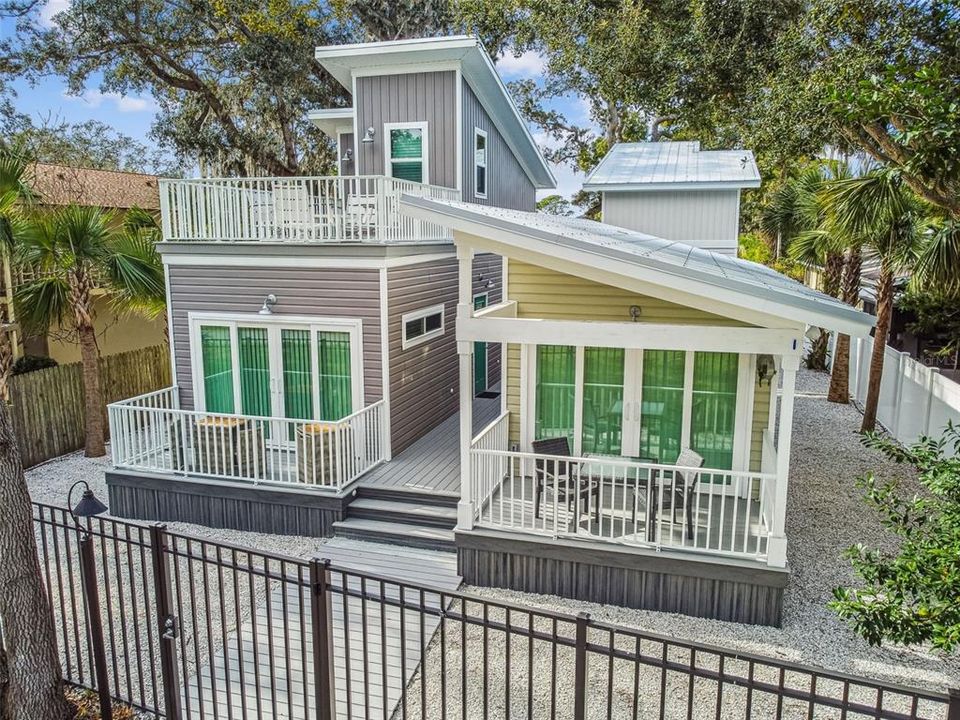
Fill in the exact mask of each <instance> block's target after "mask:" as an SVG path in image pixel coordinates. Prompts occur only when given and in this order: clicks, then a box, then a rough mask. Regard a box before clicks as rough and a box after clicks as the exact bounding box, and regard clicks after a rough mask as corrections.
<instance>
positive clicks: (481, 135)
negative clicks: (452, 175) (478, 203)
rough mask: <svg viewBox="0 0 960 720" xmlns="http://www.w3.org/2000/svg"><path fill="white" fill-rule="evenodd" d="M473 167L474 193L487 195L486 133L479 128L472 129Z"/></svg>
mask: <svg viewBox="0 0 960 720" xmlns="http://www.w3.org/2000/svg"><path fill="white" fill-rule="evenodd" d="M473 167H474V178H475V179H476V185H475V194H476V196H477V197H480V198H485V197H486V196H487V133H485V132H484V131H483V130H481V129H480V128H474V129H473Z"/></svg>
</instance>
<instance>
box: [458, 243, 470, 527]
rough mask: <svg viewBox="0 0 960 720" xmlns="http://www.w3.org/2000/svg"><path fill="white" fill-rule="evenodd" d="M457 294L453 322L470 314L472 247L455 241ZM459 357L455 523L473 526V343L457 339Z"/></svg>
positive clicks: (461, 525) (462, 525)
mask: <svg viewBox="0 0 960 720" xmlns="http://www.w3.org/2000/svg"><path fill="white" fill-rule="evenodd" d="M457 260H458V262H459V295H458V298H457V322H458V323H459V322H460V320H461V319H463V318H468V317H470V316H471V315H472V314H473V249H472V248H470V247H466V246H463V245H457ZM457 356H458V358H459V360H460V502H459V503H458V505H457V527H458V528H460V529H461V530H470V529H472V528H473V493H472V492H471V489H470V443H471V441H472V440H473V343H472V342H469V341H467V342H465V341H462V340H457Z"/></svg>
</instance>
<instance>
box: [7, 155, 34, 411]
mask: <svg viewBox="0 0 960 720" xmlns="http://www.w3.org/2000/svg"><path fill="white" fill-rule="evenodd" d="M26 169H27V160H26V158H25V157H24V156H23V155H22V154H20V153H19V152H16V151H15V150H9V149H6V148H4V149H0V266H2V271H3V278H2V282H3V285H4V288H5V289H6V292H7V297H5V298H3V300H2V302H4V307H5V309H4V310H3V311H2V312H0V398H2V399H5V398H6V395H7V379H8V378H9V377H10V371H11V370H12V369H13V355H14V352H13V348H14V345H15V342H16V341H15V335H14V333H16V326H15V325H14V324H13V322H12V317H11V315H10V310H12V308H11V307H10V302H11V300H12V299H13V298H12V295H11V292H12V285H13V269H12V267H11V260H12V258H13V248H14V246H15V245H16V242H17V239H18V238H19V236H20V235H21V234H22V233H23V230H24V228H25V225H26V218H25V215H24V208H26V207H28V206H29V205H30V204H31V203H32V202H33V200H34V193H33V191H32V190H31V189H30V186H29V185H28V184H27V182H26V179H25V175H26Z"/></svg>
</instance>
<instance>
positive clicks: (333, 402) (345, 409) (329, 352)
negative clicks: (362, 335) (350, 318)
mask: <svg viewBox="0 0 960 720" xmlns="http://www.w3.org/2000/svg"><path fill="white" fill-rule="evenodd" d="M317 364H318V368H319V371H318V377H319V379H320V417H319V418H318V419H320V420H339V419H341V418H344V417H346V416H347V415H349V414H351V413H352V412H353V383H352V379H351V365H352V363H351V353H350V333H345V332H325V331H320V332H318V333H317Z"/></svg>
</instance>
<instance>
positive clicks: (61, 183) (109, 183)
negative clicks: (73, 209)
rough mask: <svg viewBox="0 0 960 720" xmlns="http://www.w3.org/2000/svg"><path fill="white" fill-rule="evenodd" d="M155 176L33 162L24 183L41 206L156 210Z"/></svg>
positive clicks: (157, 195) (157, 204)
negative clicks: (27, 184)
mask: <svg viewBox="0 0 960 720" xmlns="http://www.w3.org/2000/svg"><path fill="white" fill-rule="evenodd" d="M157 180H158V179H157V176H156V175H143V174H140V173H131V172H119V171H115V170H92V169H90V168H78V167H70V166H68V165H53V164H48V163H34V164H32V165H30V166H29V167H28V169H27V181H28V183H29V184H30V187H31V188H33V191H34V192H35V193H37V195H38V196H39V198H38V199H39V202H40V203H41V204H42V205H86V206H94V207H103V208H117V209H121V210H126V209H129V208H132V207H139V208H142V209H144V210H159V209H160V192H159V190H158V187H157Z"/></svg>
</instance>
